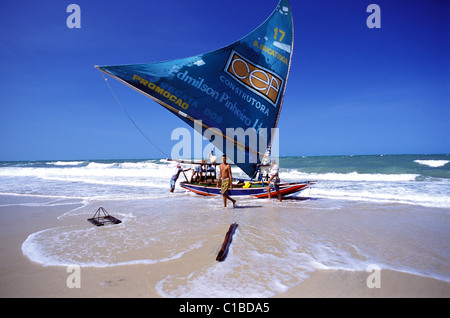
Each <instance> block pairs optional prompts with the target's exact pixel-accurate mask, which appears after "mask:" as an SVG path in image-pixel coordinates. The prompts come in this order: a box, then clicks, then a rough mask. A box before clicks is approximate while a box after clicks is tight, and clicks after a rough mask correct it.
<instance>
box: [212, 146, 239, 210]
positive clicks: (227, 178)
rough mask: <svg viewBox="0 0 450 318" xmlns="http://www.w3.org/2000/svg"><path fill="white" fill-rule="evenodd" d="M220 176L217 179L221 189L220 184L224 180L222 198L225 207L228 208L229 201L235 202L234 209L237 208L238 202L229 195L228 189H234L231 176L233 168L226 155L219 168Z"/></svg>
mask: <svg viewBox="0 0 450 318" xmlns="http://www.w3.org/2000/svg"><path fill="white" fill-rule="evenodd" d="M219 168H220V174H219V178H217V188H218V187H219V182H220V180H222V187H221V190H222V197H223V206H224V207H227V199H228V200H230V201H231V202H233V208H235V207H236V200H233V199H232V198H230V196H229V195H228V189H233V175H232V174H231V166H230V165H229V164H228V163H227V157H226V156H225V155H223V156H222V163H221V164H220V166H219Z"/></svg>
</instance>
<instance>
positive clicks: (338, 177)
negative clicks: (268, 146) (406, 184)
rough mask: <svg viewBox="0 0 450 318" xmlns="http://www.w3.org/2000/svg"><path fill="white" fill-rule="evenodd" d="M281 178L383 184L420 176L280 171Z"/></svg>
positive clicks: (411, 179) (410, 179)
mask: <svg viewBox="0 0 450 318" xmlns="http://www.w3.org/2000/svg"><path fill="white" fill-rule="evenodd" d="M280 177H281V178H286V179H309V180H333V181H378V182H380V181H383V182H396V181H414V180H416V178H417V177H419V175H418V174H381V173H375V174H370V173H358V172H350V173H335V172H329V173H302V172H299V171H296V170H291V171H289V172H283V170H281V171H280Z"/></svg>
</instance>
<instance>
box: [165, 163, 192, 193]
mask: <svg viewBox="0 0 450 318" xmlns="http://www.w3.org/2000/svg"><path fill="white" fill-rule="evenodd" d="M189 170H191V168H189V169H186V170H183V169H182V168H181V164H177V170H175V174H174V175H173V176H172V178H170V192H173V190H175V183H176V182H177V179H178V177H179V176H180V173H181V172H183V173H184V171H189Z"/></svg>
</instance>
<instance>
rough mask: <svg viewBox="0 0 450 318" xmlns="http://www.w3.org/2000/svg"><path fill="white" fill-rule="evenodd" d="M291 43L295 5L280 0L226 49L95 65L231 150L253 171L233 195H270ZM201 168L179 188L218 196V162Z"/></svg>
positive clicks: (284, 188)
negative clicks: (267, 176)
mask: <svg viewBox="0 0 450 318" xmlns="http://www.w3.org/2000/svg"><path fill="white" fill-rule="evenodd" d="M293 42H294V29H293V19H292V12H291V7H290V5H289V2H288V1H287V0H281V1H280V2H279V3H278V6H277V8H276V9H275V11H274V12H273V13H272V14H271V15H270V17H269V18H268V19H267V20H266V21H265V22H264V23H263V24H261V25H260V26H259V27H258V28H257V29H255V30H254V31H253V32H251V33H250V34H248V35H247V36H245V37H244V38H242V39H241V40H239V41H237V42H235V43H233V44H230V45H228V46H226V47H224V48H221V49H218V50H215V51H212V52H209V53H205V54H200V55H197V56H193V57H188V58H184V59H178V60H173V61H166V62H159V63H143V64H129V65H113V66H96V68H98V69H99V70H100V71H102V72H104V73H106V74H108V75H110V76H112V77H113V78H115V79H117V80H118V81H120V82H122V83H124V84H126V85H128V86H130V87H131V88H133V89H135V90H136V91H138V92H140V93H142V94H144V95H146V96H148V97H150V98H151V99H153V100H154V101H156V102H157V103H158V104H160V105H161V106H163V107H165V108H166V109H168V110H169V111H170V112H171V113H173V114H174V115H176V116H177V117H179V118H180V119H181V120H183V121H184V122H186V123H187V124H188V125H190V126H191V127H193V128H194V129H195V130H197V131H198V132H199V133H201V134H202V136H204V137H207V138H208V139H209V140H210V141H211V143H212V144H213V145H214V146H216V147H217V148H218V149H219V150H220V151H222V152H223V153H226V155H227V158H228V159H231V161H233V162H234V163H235V164H236V165H237V166H238V167H239V168H240V169H241V170H242V171H243V172H244V173H245V174H247V175H248V176H249V177H250V178H251V179H250V181H248V182H244V181H242V180H238V183H237V184H233V189H232V190H230V195H245V196H254V197H267V196H268V193H267V190H266V187H267V183H266V182H267V181H266V180H264V178H263V172H262V171H261V170H262V169H261V167H262V165H261V164H262V163H264V161H265V160H267V158H268V156H269V155H270V151H271V146H272V139H273V136H274V134H275V131H276V129H275V128H276V127H277V123H278V118H279V115H280V111H281V105H282V102H283V98H284V93H285V90H286V83H287V79H288V74H289V68H290V64H291V58H292V50H293ZM190 163H192V162H190ZM202 167H203V171H202V172H201V173H200V178H199V179H196V180H192V181H189V180H187V178H186V182H181V187H183V188H185V189H187V190H190V191H193V192H195V193H198V194H202V195H220V189H219V188H216V183H215V177H216V174H215V166H214V168H213V169H212V171H207V166H206V165H203V166H202ZM258 174H259V177H257V175H258ZM312 183H313V182H312V181H305V182H295V183H281V184H280V193H281V194H282V195H289V194H292V193H295V192H298V191H301V190H304V189H306V188H308V187H310V185H311V184H312ZM273 194H274V195H275V193H273Z"/></svg>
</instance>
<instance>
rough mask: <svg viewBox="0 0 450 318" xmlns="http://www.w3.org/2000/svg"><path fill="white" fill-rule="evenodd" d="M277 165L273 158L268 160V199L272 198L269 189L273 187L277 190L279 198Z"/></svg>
mask: <svg viewBox="0 0 450 318" xmlns="http://www.w3.org/2000/svg"><path fill="white" fill-rule="evenodd" d="M278 170H279V167H278V165H277V164H276V161H275V160H271V161H270V171H269V176H270V179H269V186H268V187H267V194H268V195H269V200H271V199H272V195H271V194H270V189H274V190H275V191H276V192H277V196H278V199H279V200H280V202H281V201H282V200H281V193H280V177H279V176H278Z"/></svg>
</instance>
